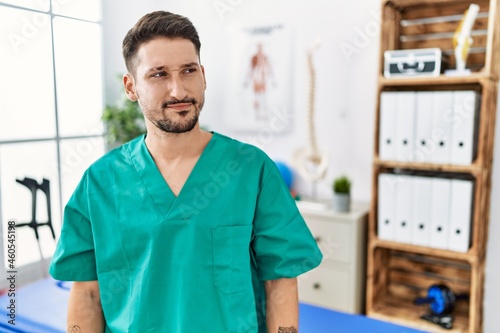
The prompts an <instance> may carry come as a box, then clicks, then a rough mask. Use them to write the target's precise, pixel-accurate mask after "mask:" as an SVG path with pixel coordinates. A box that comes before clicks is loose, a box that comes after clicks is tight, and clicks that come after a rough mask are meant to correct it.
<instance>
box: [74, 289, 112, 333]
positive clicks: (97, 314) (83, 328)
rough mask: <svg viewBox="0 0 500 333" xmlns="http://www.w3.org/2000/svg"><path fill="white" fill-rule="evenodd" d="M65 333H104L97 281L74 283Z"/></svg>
mask: <svg viewBox="0 0 500 333" xmlns="http://www.w3.org/2000/svg"><path fill="white" fill-rule="evenodd" d="M67 332H68V333H102V332H104V316H103V314H102V307H101V301H100V297H99V288H98V285H97V281H90V282H74V284H73V286H72V288H71V292H70V294H69V301H68V323H67Z"/></svg>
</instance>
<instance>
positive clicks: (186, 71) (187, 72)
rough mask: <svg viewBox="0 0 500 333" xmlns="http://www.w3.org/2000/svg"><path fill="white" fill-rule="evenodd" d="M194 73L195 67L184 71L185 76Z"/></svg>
mask: <svg viewBox="0 0 500 333" xmlns="http://www.w3.org/2000/svg"><path fill="white" fill-rule="evenodd" d="M194 72H196V68H195V67H190V68H186V69H185V70H184V73H186V74H190V73H194Z"/></svg>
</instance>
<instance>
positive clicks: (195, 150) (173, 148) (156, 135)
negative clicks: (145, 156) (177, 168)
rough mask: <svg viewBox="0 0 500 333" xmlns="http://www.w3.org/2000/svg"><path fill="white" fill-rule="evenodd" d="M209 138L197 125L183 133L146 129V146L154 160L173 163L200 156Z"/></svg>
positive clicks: (209, 134)
mask: <svg viewBox="0 0 500 333" xmlns="http://www.w3.org/2000/svg"><path fill="white" fill-rule="evenodd" d="M211 137H212V134H211V133H208V132H205V131H203V130H202V129H201V128H200V127H199V125H198V124H196V126H195V127H194V128H193V129H192V130H191V131H189V132H185V133H165V132H163V131H160V130H149V129H148V133H147V136H146V146H147V147H148V150H149V152H150V153H151V155H152V156H153V158H154V159H155V160H164V161H173V160H177V159H179V158H181V159H182V158H186V157H192V156H193V155H199V154H201V152H202V151H203V149H204V148H205V146H206V145H207V144H208V142H209V141H210V138H211Z"/></svg>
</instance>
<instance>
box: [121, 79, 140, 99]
mask: <svg viewBox="0 0 500 333" xmlns="http://www.w3.org/2000/svg"><path fill="white" fill-rule="evenodd" d="M123 87H124V88H125V93H126V94H127V98H128V99H130V100H131V101H132V102H136V101H137V93H136V91H135V82H134V77H133V76H132V75H131V74H130V73H127V74H125V75H123Z"/></svg>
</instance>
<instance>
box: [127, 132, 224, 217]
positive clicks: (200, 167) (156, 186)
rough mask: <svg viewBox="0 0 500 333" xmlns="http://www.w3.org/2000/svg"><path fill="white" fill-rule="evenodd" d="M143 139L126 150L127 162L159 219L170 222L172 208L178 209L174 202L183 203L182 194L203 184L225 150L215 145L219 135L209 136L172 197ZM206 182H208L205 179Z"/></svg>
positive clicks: (173, 213)
mask: <svg viewBox="0 0 500 333" xmlns="http://www.w3.org/2000/svg"><path fill="white" fill-rule="evenodd" d="M145 138H146V135H143V136H142V137H140V138H138V140H137V141H135V142H132V143H131V145H130V146H129V153H130V158H131V160H132V162H133V165H134V168H135V169H136V171H137V173H138V174H139V177H140V178H141V180H142V183H143V185H144V190H145V192H146V193H147V194H148V195H149V197H150V198H151V200H153V202H154V204H155V206H156V208H157V209H158V211H159V212H160V213H161V215H162V216H163V218H164V219H170V218H173V217H174V215H176V214H175V206H177V205H178V202H180V201H182V200H183V197H185V196H186V194H185V193H186V192H188V191H189V190H190V188H191V187H192V186H193V185H194V184H196V183H200V182H203V181H204V177H208V176H207V175H208V174H209V173H210V171H213V170H215V168H216V167H217V166H218V164H219V161H220V158H221V157H222V155H223V152H224V150H225V147H224V148H223V147H220V145H217V144H216V143H217V142H218V141H220V140H218V139H219V135H218V134H217V133H216V132H212V137H211V138H210V141H209V142H208V144H207V145H206V146H205V148H204V149H203V151H202V153H201V155H200V157H199V158H198V161H196V164H195V165H194V167H193V169H192V170H191V173H190V174H189V176H188V178H187V179H186V182H185V183H184V185H183V186H182V189H181V191H180V192H179V194H178V195H177V196H175V195H174V193H173V192H172V190H171V188H170V186H169V185H168V183H167V182H166V181H165V179H164V178H163V176H162V174H161V172H160V170H159V169H158V167H157V166H156V163H155V161H154V159H153V157H152V156H151V153H150V152H149V150H148V148H147V146H146V141H145ZM224 146H225V145H224ZM206 180H207V181H209V179H206Z"/></svg>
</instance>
